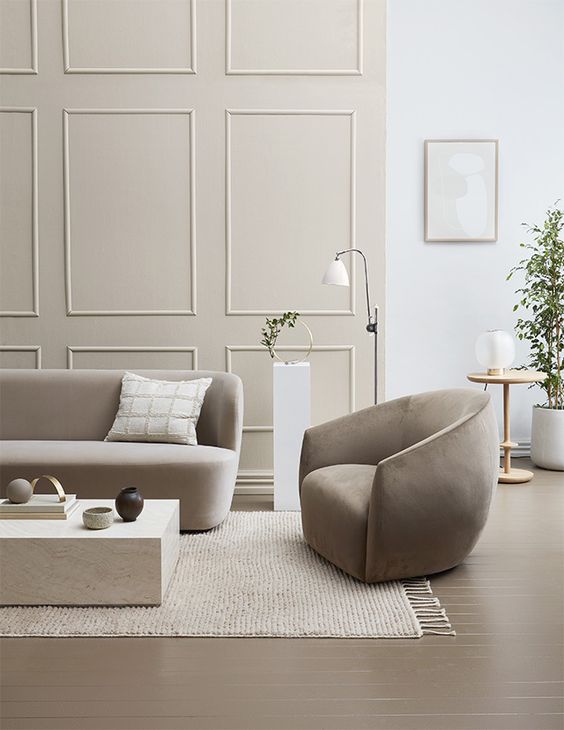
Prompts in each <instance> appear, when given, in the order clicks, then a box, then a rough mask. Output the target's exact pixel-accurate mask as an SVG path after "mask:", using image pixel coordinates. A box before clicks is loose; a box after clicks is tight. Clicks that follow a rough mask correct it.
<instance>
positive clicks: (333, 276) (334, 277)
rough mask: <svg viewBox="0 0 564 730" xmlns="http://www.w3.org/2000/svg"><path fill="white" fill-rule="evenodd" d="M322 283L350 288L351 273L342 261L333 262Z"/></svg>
mask: <svg viewBox="0 0 564 730" xmlns="http://www.w3.org/2000/svg"><path fill="white" fill-rule="evenodd" d="M321 283H322V284H330V285H332V286H349V273H348V271H347V269H346V266H345V265H344V263H343V262H342V261H341V259H335V260H334V261H331V263H330V264H329V266H328V267H327V271H326V272H325V275H324V276H323V279H321Z"/></svg>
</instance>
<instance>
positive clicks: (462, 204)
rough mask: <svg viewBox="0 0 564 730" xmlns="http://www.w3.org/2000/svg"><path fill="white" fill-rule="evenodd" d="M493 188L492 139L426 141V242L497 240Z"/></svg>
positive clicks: (495, 147) (495, 146)
mask: <svg viewBox="0 0 564 730" xmlns="http://www.w3.org/2000/svg"><path fill="white" fill-rule="evenodd" d="M498 184H499V141H498V140H497V139H427V140H425V201H424V208H425V215H424V218H425V220H424V229H425V230H424V237H425V241H427V242H437V243H460V242H471V241H479V242H487V241H497V238H498V205H499V204H498V197H499V196H498Z"/></svg>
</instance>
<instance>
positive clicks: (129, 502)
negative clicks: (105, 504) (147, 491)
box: [116, 487, 144, 522]
mask: <svg viewBox="0 0 564 730" xmlns="http://www.w3.org/2000/svg"><path fill="white" fill-rule="evenodd" d="M143 504H144V499H143V496H142V495H141V492H140V491H139V490H138V489H137V487H124V488H123V489H122V490H121V492H120V493H119V494H118V496H117V498H116V512H117V513H118V515H119V516H120V517H121V518H122V520H123V521H124V522H135V520H136V519H137V518H138V517H139V515H140V514H141V512H142V511H143Z"/></svg>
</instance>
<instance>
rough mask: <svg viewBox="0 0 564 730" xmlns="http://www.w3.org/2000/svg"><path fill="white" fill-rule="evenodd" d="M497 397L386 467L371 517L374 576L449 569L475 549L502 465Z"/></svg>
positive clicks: (381, 468) (377, 481) (380, 471)
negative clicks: (496, 405)
mask: <svg viewBox="0 0 564 730" xmlns="http://www.w3.org/2000/svg"><path fill="white" fill-rule="evenodd" d="M498 465H499V436H498V430H497V422H496V419H495V414H494V411H493V407H492V405H491V402H489V401H488V402H487V404H486V405H485V406H484V407H483V408H482V409H481V410H479V411H478V412H477V413H474V414H470V415H467V416H464V417H463V418H461V419H460V420H459V421H457V422H456V423H454V424H453V425H451V426H448V427H447V428H445V429H443V430H442V431H439V432H438V433H436V434H435V435H433V436H431V437H429V438H427V439H425V440H424V441H421V442H420V443H418V444H415V445H413V446H411V447H410V448H407V449H405V450H404V451H401V452H400V453H398V454H395V455H394V456H391V457H389V458H387V459H385V460H383V461H382V462H380V463H379V464H378V467H377V469H376V474H375V477H374V483H373V487H372V495H371V500H370V507H369V514H368V532H367V562H366V579H367V581H375V580H378V581H383V580H393V579H395V578H397V577H398V576H405V575H411V576H418V575H425V574H427V573H436V572H440V571H442V570H447V569H448V568H451V567H453V566H454V565H457V564H458V563H460V562H461V561H462V560H464V558H465V557H466V556H467V555H468V553H469V552H470V551H471V550H472V548H473V547H474V545H475V543H476V542H477V540H478V537H479V536H480V533H481V531H482V529H483V527H484V525H485V523H486V519H487V516H488V512H489V507H490V502H491V499H492V496H493V493H494V489H495V485H496V483H497V476H498V470H499V467H498Z"/></svg>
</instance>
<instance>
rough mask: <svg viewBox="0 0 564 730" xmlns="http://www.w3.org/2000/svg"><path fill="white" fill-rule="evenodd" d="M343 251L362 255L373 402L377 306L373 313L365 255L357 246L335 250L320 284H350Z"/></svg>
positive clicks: (376, 346)
mask: <svg viewBox="0 0 564 730" xmlns="http://www.w3.org/2000/svg"><path fill="white" fill-rule="evenodd" d="M345 253H357V254H359V255H360V256H362V260H363V262H364V285H365V291H366V311H367V315H368V321H367V323H366V331H367V332H369V333H370V334H371V335H374V403H377V402H378V307H374V314H372V307H371V306H370V287H369V283H368V264H367V262H366V256H365V255H364V254H363V253H362V251H361V250H360V249H358V248H347V249H345V250H344V251H337V252H336V254H335V258H334V260H333V261H331V263H330V264H329V266H328V267H327V271H326V272H325V274H324V276H323V278H322V279H321V283H322V284H328V285H330V286H350V281H349V274H348V271H347V269H346V267H345V265H344V263H343V262H342V261H341V256H342V255H343V254H345Z"/></svg>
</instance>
